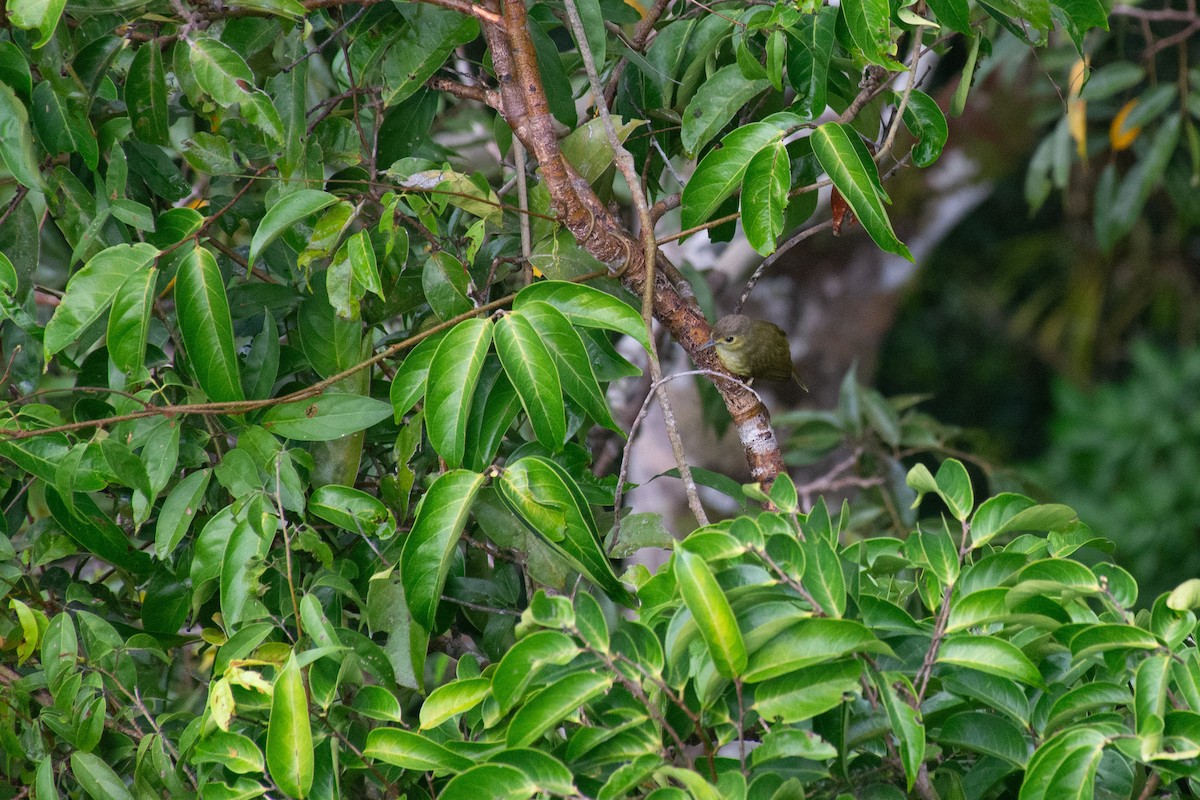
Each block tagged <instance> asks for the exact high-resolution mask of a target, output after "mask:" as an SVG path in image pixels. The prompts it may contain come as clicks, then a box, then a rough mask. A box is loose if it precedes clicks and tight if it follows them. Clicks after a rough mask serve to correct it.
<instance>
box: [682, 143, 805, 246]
mask: <svg viewBox="0 0 1200 800" xmlns="http://www.w3.org/2000/svg"><path fill="white" fill-rule="evenodd" d="M783 133H784V129H783V128H782V127H781V126H779V125H776V124H772V123H770V122H767V121H763V122H752V123H750V124H749V125H743V126H742V127H740V128H737V129H735V130H733V131H731V132H730V133H729V134H728V135H726V136H725V138H724V139H722V140H721V146H720V147H719V148H716V149H713V150H710V151H709V152H708V153H706V154H705V156H704V158H703V159H701V160H700V164H699V165H698V166H697V167H696V171H695V172H693V173H692V176H691V177H690V178H688V182H687V184H686V185H685V186H684V187H683V195H682V197H681V198H680V205H681V208H682V211H681V212H680V213H681V217H680V223H679V224H680V227H681V228H683V229H685V230H686V229H690V228H694V227H696V226H697V225H700V224H702V223H704V222H707V221H708V219H709V218H710V217H712V215H713V214H714V213H715V212H716V210H717V209H718V208H720V207H721V204H722V203H723V202H725V200H726V199H727V198H729V197H730V196H731V195H732V194H733V193H734V192H735V191H737V190H738V188H739V187H741V185H742V178H743V176H744V175H745V174H746V167H747V166H748V165H749V164H750V161H751V159H753V158H754V156H755V155H756V154H757V153H759V152H761V151H762V150H763V148H765V147H767V146H768V145H770V144H771V143H772V142H779V141H782V139H783Z"/></svg>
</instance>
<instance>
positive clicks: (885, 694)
mask: <svg viewBox="0 0 1200 800" xmlns="http://www.w3.org/2000/svg"><path fill="white" fill-rule="evenodd" d="M874 678H875V681H874V682H875V687H876V688H877V689H878V690H879V699H880V700H882V701H883V707H884V708H885V709H886V710H887V715H888V720H889V721H890V722H891V727H892V735H893V736H895V737H896V741H897V742H898V743H899V744H900V763H902V764H903V765H904V776H905V778H906V779H907V782H908V791H910V792H911V791H912V788H913V784H914V783H915V782H916V780H917V773H918V772H919V771H920V769H921V764H922V762H923V761H924V760H925V726H924V725H923V724H922V722H921V715H920V713H919V712H918V710H917V709H915V708H913V706H912V705H909V704H910V703H916V702H917V692H916V689H914V688H913V685H912V683H911V682H910V681H909V679H908V677H907V676H905V675H904V674H903V673H900V672H883V673H879V674H876V675H875V676H874Z"/></svg>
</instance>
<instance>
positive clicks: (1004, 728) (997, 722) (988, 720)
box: [937, 693, 1128, 768]
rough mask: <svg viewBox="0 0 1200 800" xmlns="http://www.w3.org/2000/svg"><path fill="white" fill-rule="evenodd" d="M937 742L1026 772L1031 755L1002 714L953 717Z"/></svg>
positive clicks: (973, 712)
mask: <svg viewBox="0 0 1200 800" xmlns="http://www.w3.org/2000/svg"><path fill="white" fill-rule="evenodd" d="M1126 697H1128V693H1126ZM937 741H938V742H939V743H941V744H943V745H950V746H952V747H959V748H962V749H964V750H972V751H974V752H976V753H980V754H982V755H987V756H992V757H994V758H1001V759H1004V760H1005V761H1007V762H1009V763H1010V764H1012V765H1013V766H1015V767H1018V768H1024V766H1025V761H1026V759H1027V758H1028V753H1029V744H1028V741H1027V740H1026V738H1025V735H1024V734H1023V733H1022V732H1021V729H1020V728H1018V727H1017V726H1016V725H1014V724H1013V723H1012V722H1010V721H1009V720H1008V719H1007V718H1005V717H1002V716H1000V715H999V714H989V713H987V712H985V711H964V712H962V713H959V714H955V715H954V716H952V717H950V718H949V719H947V720H946V721H945V722H944V723H943V724H942V729H941V732H940V733H939V734H938V736H937Z"/></svg>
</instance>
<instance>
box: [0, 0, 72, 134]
mask: <svg viewBox="0 0 1200 800" xmlns="http://www.w3.org/2000/svg"><path fill="white" fill-rule="evenodd" d="M66 6H67V0H9V2H8V21H9V22H10V23H12V24H13V25H15V26H16V27H18V28H24V29H25V30H27V31H34V32H35V33H36V35H35V36H34V37H33V41H32V42H30V44H31V46H32V47H33V49H34V50H37V49H39V48H41V47H44V46H45V45H46V43H47V42H49V41H50V37H51V36H53V35H54V29H55V28H56V27H57V26H58V20H59V18H60V17H62V13H63V9H64V8H66ZM3 138H4V137H3V136H0V139H3Z"/></svg>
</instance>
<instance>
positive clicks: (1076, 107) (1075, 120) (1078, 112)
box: [1067, 58, 1088, 162]
mask: <svg viewBox="0 0 1200 800" xmlns="http://www.w3.org/2000/svg"><path fill="white" fill-rule="evenodd" d="M1087 70H1088V62H1087V59H1084V58H1081V59H1079V60H1078V61H1076V62H1075V64H1074V66H1072V67H1071V77H1070V82H1069V84H1068V86H1069V92H1068V94H1067V130H1069V131H1070V133H1071V138H1072V139H1073V140H1074V141H1075V149H1076V151H1078V153H1079V158H1080V159H1081V160H1082V161H1084V162H1086V161H1087V101H1086V100H1084V99H1083V98H1081V97H1080V96H1079V94H1080V92H1081V91H1082V90H1083V84H1084V79H1085V78H1086V77H1087Z"/></svg>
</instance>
